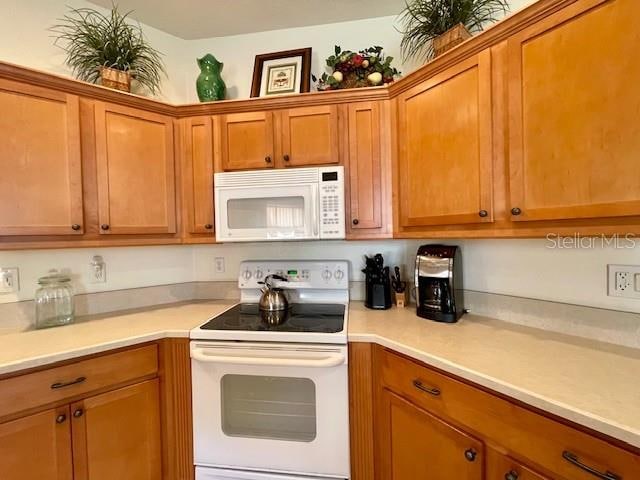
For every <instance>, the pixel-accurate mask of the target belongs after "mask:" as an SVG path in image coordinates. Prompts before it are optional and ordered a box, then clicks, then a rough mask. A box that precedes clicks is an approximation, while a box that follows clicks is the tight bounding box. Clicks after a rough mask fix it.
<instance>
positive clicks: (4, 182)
mask: <svg viewBox="0 0 640 480" xmlns="http://www.w3.org/2000/svg"><path fill="white" fill-rule="evenodd" d="M0 112H2V114H0V165H1V166H2V175H0V235H71V234H82V232H83V225H82V223H83V218H82V215H83V213H82V173H81V164H80V158H81V157H80V117H79V101H78V97H77V96H75V95H68V94H66V93H62V92H56V91H53V90H47V89H44V88H39V87H34V86H31V85H25V84H19V83H15V82H11V81H8V80H1V79H0Z"/></svg>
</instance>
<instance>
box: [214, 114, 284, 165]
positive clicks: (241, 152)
mask: <svg viewBox="0 0 640 480" xmlns="http://www.w3.org/2000/svg"><path fill="white" fill-rule="evenodd" d="M219 123H220V139H221V143H222V151H221V163H222V170H250V169H258V168H273V167H274V164H275V159H274V145H273V136H274V131H273V113H272V112H250V113H234V114H230V115H221V116H220V117H219Z"/></svg>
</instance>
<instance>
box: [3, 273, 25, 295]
mask: <svg viewBox="0 0 640 480" xmlns="http://www.w3.org/2000/svg"><path fill="white" fill-rule="evenodd" d="M18 290H20V277H19V270H18V269H17V268H0V295H2V294H5V293H16V292H17V291H18Z"/></svg>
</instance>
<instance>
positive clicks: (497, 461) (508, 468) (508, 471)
mask: <svg viewBox="0 0 640 480" xmlns="http://www.w3.org/2000/svg"><path fill="white" fill-rule="evenodd" d="M486 478H487V480H549V479H548V478H547V477H543V476H541V475H538V474H537V473H535V472H534V471H533V470H531V469H529V468H528V467H526V466H524V465H522V464H521V463H520V462H517V461H515V460H514V459H512V458H510V457H508V456H507V455H504V454H502V453H500V452H498V451H497V450H494V449H492V448H488V449H487V475H486Z"/></svg>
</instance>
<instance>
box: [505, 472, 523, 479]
mask: <svg viewBox="0 0 640 480" xmlns="http://www.w3.org/2000/svg"><path fill="white" fill-rule="evenodd" d="M518 478H520V475H518V472H516V471H515V470H511V471H510V472H508V473H505V475H504V480H518Z"/></svg>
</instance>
